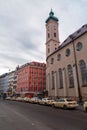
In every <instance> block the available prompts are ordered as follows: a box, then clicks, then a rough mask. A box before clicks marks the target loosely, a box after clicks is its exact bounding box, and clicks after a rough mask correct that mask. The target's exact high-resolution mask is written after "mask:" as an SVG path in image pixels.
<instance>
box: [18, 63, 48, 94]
mask: <svg viewBox="0 0 87 130" xmlns="http://www.w3.org/2000/svg"><path fill="white" fill-rule="evenodd" d="M45 89H46V64H45V63H39V62H30V63H27V64H24V65H22V66H21V67H19V69H18V81H17V89H16V91H17V92H18V93H28V94H34V95H35V94H38V93H41V92H43V91H44V90H45Z"/></svg>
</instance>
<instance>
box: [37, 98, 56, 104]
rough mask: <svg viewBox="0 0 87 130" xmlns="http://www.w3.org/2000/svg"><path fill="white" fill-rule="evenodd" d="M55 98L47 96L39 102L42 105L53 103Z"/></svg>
mask: <svg viewBox="0 0 87 130" xmlns="http://www.w3.org/2000/svg"><path fill="white" fill-rule="evenodd" d="M53 101H54V100H52V99H51V98H49V97H47V98H42V100H40V101H39V104H42V105H52V102H53Z"/></svg>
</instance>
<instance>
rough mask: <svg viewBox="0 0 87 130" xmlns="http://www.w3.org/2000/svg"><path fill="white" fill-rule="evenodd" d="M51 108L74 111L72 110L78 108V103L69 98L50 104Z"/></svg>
mask: <svg viewBox="0 0 87 130" xmlns="http://www.w3.org/2000/svg"><path fill="white" fill-rule="evenodd" d="M52 107H58V108H64V109H68V108H73V109H74V108H77V107H78V103H77V101H75V100H72V99H70V98H60V99H57V100H56V101H54V102H53V103H52Z"/></svg>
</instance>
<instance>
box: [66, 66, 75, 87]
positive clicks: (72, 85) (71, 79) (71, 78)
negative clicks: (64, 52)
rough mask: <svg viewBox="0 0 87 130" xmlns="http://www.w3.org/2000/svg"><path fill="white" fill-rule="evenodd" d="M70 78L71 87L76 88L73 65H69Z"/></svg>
mask: <svg viewBox="0 0 87 130" xmlns="http://www.w3.org/2000/svg"><path fill="white" fill-rule="evenodd" d="M67 69H68V77H69V87H70V88H72V87H74V79H73V69H72V66H71V65H68V67H67Z"/></svg>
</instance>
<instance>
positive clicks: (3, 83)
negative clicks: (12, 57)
mask: <svg viewBox="0 0 87 130" xmlns="http://www.w3.org/2000/svg"><path fill="white" fill-rule="evenodd" d="M8 82H9V75H8V73H5V74H2V75H1V76H0V94H4V93H7V91H8Z"/></svg>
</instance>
